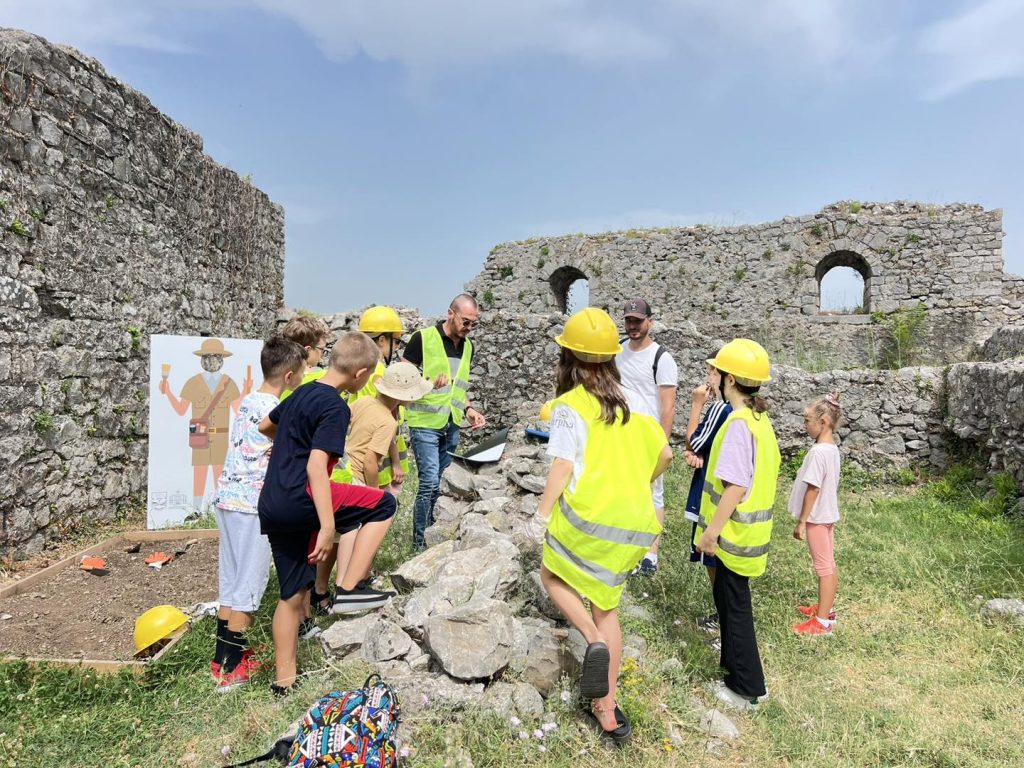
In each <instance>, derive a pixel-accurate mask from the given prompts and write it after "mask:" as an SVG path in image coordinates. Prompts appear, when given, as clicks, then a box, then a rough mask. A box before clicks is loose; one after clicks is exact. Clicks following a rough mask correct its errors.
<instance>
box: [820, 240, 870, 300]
mask: <svg viewBox="0 0 1024 768" xmlns="http://www.w3.org/2000/svg"><path fill="white" fill-rule="evenodd" d="M814 276H815V277H816V278H817V280H818V311H819V312H821V313H823V314H830V315H854V314H857V315H861V314H867V313H868V312H870V311H871V305H870V296H871V267H870V265H869V264H868V263H867V261H865V260H864V257H863V256H861V255H859V254H857V253H854V252H853V251H836V252H835V253H830V254H829V255H828V256H826V257H825V258H824V259H822V260H821V261H820V262H819V263H818V266H817V268H815V270H814Z"/></svg>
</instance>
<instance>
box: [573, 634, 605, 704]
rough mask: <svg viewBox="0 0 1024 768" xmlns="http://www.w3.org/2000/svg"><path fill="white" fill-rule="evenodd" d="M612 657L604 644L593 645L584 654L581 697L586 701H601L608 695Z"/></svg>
mask: <svg viewBox="0 0 1024 768" xmlns="http://www.w3.org/2000/svg"><path fill="white" fill-rule="evenodd" d="M609 664H611V655H610V654H609V653H608V646H607V645H605V644H604V643H591V644H590V645H588V646H587V650H586V652H585V653H584V654H583V671H582V673H581V675H580V696H582V697H583V698H584V699H601V698H604V697H605V696H607V695H608V665H609Z"/></svg>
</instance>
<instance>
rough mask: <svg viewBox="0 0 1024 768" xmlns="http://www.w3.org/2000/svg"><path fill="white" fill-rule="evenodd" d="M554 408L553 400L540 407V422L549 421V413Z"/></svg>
mask: <svg viewBox="0 0 1024 768" xmlns="http://www.w3.org/2000/svg"><path fill="white" fill-rule="evenodd" d="M554 406H555V401H554V400H548V401H547V402H546V403H544V405H542V406H541V407H540V420H541V421H551V411H552V409H553V408H554Z"/></svg>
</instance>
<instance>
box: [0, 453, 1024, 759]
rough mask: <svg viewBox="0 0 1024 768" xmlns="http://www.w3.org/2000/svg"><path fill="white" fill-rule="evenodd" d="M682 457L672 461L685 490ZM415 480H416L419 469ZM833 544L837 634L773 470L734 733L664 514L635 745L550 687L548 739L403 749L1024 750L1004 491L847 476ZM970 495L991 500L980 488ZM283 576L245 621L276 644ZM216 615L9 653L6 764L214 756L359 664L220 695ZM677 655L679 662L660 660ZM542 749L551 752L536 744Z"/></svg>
mask: <svg viewBox="0 0 1024 768" xmlns="http://www.w3.org/2000/svg"><path fill="white" fill-rule="evenodd" d="M687 483H688V472H687V471H684V470H683V469H682V468H681V467H679V468H677V469H676V470H675V471H674V472H673V473H672V474H671V475H670V476H669V479H668V488H667V492H668V496H669V506H670V509H672V510H675V509H677V508H678V506H679V503H680V501H681V499H682V498H683V497H684V494H685V490H686V485H687ZM409 485H412V484H411V483H410V484H409ZM844 485H845V487H844V491H843V494H842V498H841V504H842V510H843V514H844V521H843V523H842V524H841V525H840V526H839V527H838V528H837V535H836V548H837V560H838V562H839V565H840V569H841V572H840V575H841V583H840V588H839V598H838V601H837V610H838V611H839V615H840V624H839V628H838V630H837V633H836V635H835V636H833V637H831V638H815V639H811V638H800V637H796V636H795V635H793V634H792V633H791V631H790V624H792V623H793V622H794V621H796V620H797V619H798V618H799V616H798V615H797V613H796V611H795V610H794V606H795V605H796V604H797V603H799V602H806V601H813V599H814V594H815V580H814V577H813V574H812V571H811V566H810V561H809V557H808V555H807V551H806V548H805V546H804V545H803V544H801V543H799V542H796V541H795V540H793V538H792V536H791V531H792V524H791V522H790V518H789V517H788V515H787V514H786V513H785V501H786V496H787V495H788V491H789V481H788V480H786V481H784V482H782V483H781V486H782V487H780V492H779V505H778V507H777V510H778V515H777V517H776V527H775V533H774V537H773V544H774V547H773V551H772V554H771V557H770V559H769V570H768V572H767V574H766V575H765V577H764V578H762V579H759V580H757V581H755V582H754V583H753V594H754V608H755V614H756V618H757V629H758V637H759V641H760V647H761V652H762V656H763V659H764V665H765V671H766V675H767V680H768V687H769V690H770V692H771V698H770V700H769V701H768V702H767V703H766V704H765V705H763V708H762V711H760V712H758V713H756V714H754V715H734V716H732V717H733V719H734V721H735V722H736V723H737V725H738V726H739V728H740V731H741V737H740V739H739V740H737V741H736V742H735V743H733V744H732V745H731V746H729V747H726V748H725V749H724V751H722V752H720V753H717V754H714V755H713V754H711V753H709V752H707V751H706V749H707V746H708V743H709V739H708V737H707V734H705V733H703V732H702V731H701V729H700V728H699V727H698V716H697V714H695V713H694V712H693V711H692V710H691V708H690V706H689V703H688V702H689V700H690V698H691V697H693V696H697V697H700V698H703V699H704V700H705V701H708V699H707V694H705V693H704V691H703V686H704V684H705V683H706V682H708V681H710V680H713V679H714V678H715V676H716V673H717V667H716V665H717V658H716V656H715V654H713V653H712V651H711V649H710V648H709V647H708V646H706V645H705V644H704V642H703V641H704V640H705V639H706V636H705V635H703V634H702V633H700V632H698V631H697V630H696V628H695V627H694V625H693V619H694V617H695V616H698V615H701V614H704V613H707V612H709V611H710V609H711V600H710V593H709V589H708V583H707V578H706V576H705V574H704V573H703V571H702V569H700V568H699V567H696V566H693V565H691V564H690V563H689V562H687V559H688V558H687V551H688V538H689V528H690V527H689V524H687V523H685V522H684V521H683V520H682V516H681V514H678V513H675V512H673V513H670V520H669V530H668V535H667V537H666V540H665V543H664V547H663V550H662V552H663V555H662V560H661V566H660V568H659V571H658V575H657V576H656V577H655V578H653V579H645V580H639V581H632V582H630V585H629V587H628V590H627V595H626V598H625V604H627V605H628V604H630V603H633V604H637V603H639V604H642V605H643V607H644V608H646V610H647V612H648V617H647V618H634V617H630V616H627V615H625V612H624V615H623V625H624V628H625V629H626V631H628V632H633V633H636V634H639V635H641V636H643V637H644V638H645V639H646V640H647V641H648V644H649V649H648V654H647V657H646V658H645V659H644V660H643V661H642V662H641V663H640V664H639V665H636V664H627V665H626V666H625V667H624V670H623V675H622V678H621V687H620V692H619V698H620V702H621V704H622V706H623V708H624V709H625V710H626V712H627V714H628V715H629V716H630V718H631V719H632V721H633V725H634V732H635V737H634V741H633V744H632V745H631V747H630V749H629V750H626V751H624V752H621V753H617V752H610V751H608V750H606V749H604V748H603V747H602V746H601V745H600V744H599V743H598V742H597V740H596V739H595V738H594V737H593V736H592V735H591V734H590V733H589V732H588V731H587V730H586V727H585V726H584V724H583V723H582V721H581V720H580V718H579V717H578V716H576V715H575V714H574V713H573V711H572V708H571V704H565V703H562V702H561V701H560V700H558V699H557V697H553V699H552V700H551V701H549V704H548V706H549V708H550V710H551V712H552V713H553V715H554V716H555V718H556V720H557V723H558V728H557V729H556V730H554V731H552V732H551V733H550V734H548V735H547V736H546V737H545V738H544V740H543V742H540V741H538V740H536V739H532V738H531V739H528V740H525V741H521V740H519V739H518V738H517V731H518V730H519V729H520V728H526V729H527V730H528V731H531V732H532V730H533V729H534V728H535V727H536V724H535V723H524V724H523V725H522V726H520V727H517V728H513V727H512V726H511V725H510V724H509V723H507V722H504V721H503V720H501V719H500V718H497V717H495V716H490V715H487V714H482V713H478V712H474V713H469V714H467V713H461V714H458V715H456V717H455V718H454V719H455V720H456V722H454V723H452V722H450V721H451V719H452V718H451V715H450V713H445V712H436V713H434V715H433V716H432V717H431V718H428V719H426V720H420V721H416V722H406V723H405V724H403V726H402V727H401V728H400V734H401V736H402V737H403V739H404V742H405V744H406V745H407V746H409V747H410V748H411V749H412V756H411V758H410V759H409V761H408V762H407V764H408V765H410V766H437V767H438V768H441V766H444V765H446V764H459V763H458V759H459V756H460V755H464V756H468V757H469V758H470V759H471V760H472V761H473V764H474V765H476V766H478V768H479V767H480V766H494V767H497V766H509V767H510V768H511V766H564V767H565V768H569V766H572V767H573V768H585V767H589V766H606V765H611V766H635V765H641V764H642V765H679V766H683V765H725V766H731V765H737V766H738V765H765V766H769V765H770V766H775V765H786V766H805V765H806V766H817V765H822V764H825V765H842V766H865V765H894V766H1005V765H1014V764H1021V763H1022V762H1024V746H1022V744H1021V740H1020V737H1019V729H1020V723H1021V722H1024V697H1022V696H1021V685H1022V678H1024V630H1022V629H1021V628H1019V627H1013V626H1012V625H1009V624H1006V623H1003V622H994V623H988V622H986V621H984V620H982V619H981V618H980V617H979V615H978V610H977V608H978V603H977V600H976V596H978V595H980V596H982V597H983V598H985V599H987V598H989V597H992V596H997V595H1003V594H1012V595H1021V594H1022V593H1024V536H1022V533H1024V528H1022V526H1021V525H1020V523H1018V522H1014V521H1011V520H1010V519H1008V518H1007V517H1005V516H1001V515H998V514H993V510H995V509H997V508H999V505H1001V504H1003V503H1004V502H1005V498H1006V497H1007V495H1008V493H1007V489H1006V488H1005V487H1004V486H1005V485H1006V483H1005V482H1004V480H997V481H996V483H995V486H996V487H995V490H994V491H991V492H990V491H988V490H986V489H982V488H980V487H979V481H978V479H977V477H976V476H975V475H972V474H970V473H967V472H965V471H963V470H960V469H958V470H956V471H954V472H952V473H950V475H948V476H947V477H946V478H945V479H939V480H937V481H935V482H933V483H931V484H929V485H925V486H916V487H913V488H907V487H900V486H897V485H891V486H890V485H881V484H879V483H877V482H872V481H871V480H870V479H865V478H863V477H860V476H859V475H856V474H851V475H847V476H846V479H845V480H844ZM411 491H412V489H411V488H409V489H408V490H407V491H406V493H405V496H404V498H403V501H402V505H401V506H402V512H401V513H400V517H399V519H398V521H397V523H396V531H395V533H394V534H393V535H391V536H389V539H388V543H387V544H386V546H385V547H384V549H383V550H382V552H381V553H380V555H379V559H378V570H381V571H383V570H387V569H388V568H390V567H392V566H393V565H395V564H397V563H399V562H401V561H402V560H403V559H405V558H406V557H407V556H408V554H409V548H408V542H409V539H410V525H411V523H410V515H409V509H410V507H411ZM979 502H985V504H983V505H981V506H979ZM274 589H275V585H274V584H273V582H272V584H271V589H270V590H269V591H268V595H267V598H266V599H265V601H264V607H263V609H262V611H261V613H260V615H259V618H258V620H257V623H256V625H255V627H254V629H253V631H252V635H253V643H254V645H257V646H258V645H261V644H265V645H266V646H267V647H269V625H270V614H271V612H272V610H273V604H274V597H275V594H274ZM213 635H214V622H213V619H204V620H202V621H200V622H199V623H198V624H196V625H195V626H194V627H193V629H192V631H190V632H189V634H188V635H187V636H186V638H185V639H184V640H183V641H182V642H181V643H180V644H179V645H178V646H177V647H176V648H175V650H174V651H173V652H172V653H170V654H169V655H168V656H167V657H166V658H165V659H164V660H162V661H161V663H159V664H156V665H154V666H153V667H152V668H150V669H149V670H148V671H147V674H146V675H145V676H144V677H141V678H134V677H131V676H128V675H122V676H109V677H107V676H98V675H95V674H93V673H90V672H81V671H70V672H69V671H67V670H65V669H57V668H47V667H29V666H27V665H25V664H20V663H15V664H4V665H0V766H5V765H12V766H13V765H17V766H30V767H31V766H49V765H76V766H83V767H85V766H104V768H108V767H110V766H133V765H140V766H142V765H146V766H149V765H182V766H193V765H194V766H208V765H221V764H224V763H226V762H228V760H224V759H222V757H221V749H222V747H224V746H228V747H230V749H231V759H233V760H238V759H242V758H245V757H250V756H252V755H254V754H256V753H258V752H260V751H262V750H263V749H264V748H265V747H266V745H267V744H268V743H269V742H271V741H272V740H273V739H274V738H275V737H276V736H277V735H278V734H279V733H280V732H281V731H282V730H283V729H284V728H285V727H286V726H287V725H288V724H289V723H290V722H292V721H293V720H294V719H295V718H296V717H298V716H299V715H301V714H302V712H303V710H304V709H305V707H306V706H307V705H308V703H309V702H310V701H312V700H313V699H314V698H315V697H316V696H317V695H319V694H321V693H322V692H325V691H327V690H328V689H330V688H331V687H338V686H340V687H345V686H352V685H356V684H358V683H359V682H361V680H362V678H363V676H364V675H365V674H366V671H367V670H366V668H365V667H363V666H362V665H360V664H339V663H336V662H334V663H329V662H328V661H327V660H325V659H324V658H323V656H322V655H321V654H320V652H319V650H318V648H317V647H316V646H315V644H312V645H311V644H308V643H306V644H303V646H302V648H303V651H302V658H301V659H300V667H301V669H302V670H303V671H304V673H305V674H304V676H303V679H302V682H301V691H300V693H299V694H298V695H293V696H290V697H288V698H286V699H284V700H281V701H278V700H274V699H272V698H271V696H270V694H269V692H268V690H267V683H268V682H269V679H270V672H269V671H267V672H263V673H261V674H260V677H259V678H258V680H257V681H256V682H257V684H256V685H254V686H252V687H251V688H250V689H248V690H243V691H239V692H237V693H235V694H231V695H226V696H219V695H217V694H216V693H215V692H214V691H213V689H212V685H211V682H210V678H209V671H208V664H209V659H210V656H211V654H212V650H213V642H214V641H213ZM669 657H675V658H677V659H678V660H679V661H680V662H681V665H680V668H678V669H676V670H673V671H662V668H661V663H662V662H663V661H664V660H665V659H668V658H669ZM541 745H543V746H544V747H545V750H546V751H544V752H541V751H540V750H539V746H541Z"/></svg>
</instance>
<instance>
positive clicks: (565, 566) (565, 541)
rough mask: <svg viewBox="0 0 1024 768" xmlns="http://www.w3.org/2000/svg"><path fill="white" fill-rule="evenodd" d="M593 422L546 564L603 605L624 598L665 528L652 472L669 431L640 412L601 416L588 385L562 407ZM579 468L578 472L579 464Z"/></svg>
mask: <svg viewBox="0 0 1024 768" xmlns="http://www.w3.org/2000/svg"><path fill="white" fill-rule="evenodd" d="M559 404H561V405H567V406H568V407H569V408H571V409H572V410H573V411H575V413H576V414H577V415H578V416H579V418H580V419H582V420H583V421H584V422H586V425H587V444H586V446H585V448H584V452H583V472H582V474H580V476H579V477H574V480H575V483H570V484H569V485H568V486H567V487H566V489H565V491H563V493H562V496H561V498H560V499H559V505H558V508H557V509H555V510H554V512H553V513H552V516H551V520H550V521H549V522H548V527H547V532H546V534H545V540H544V544H545V546H544V565H545V566H546V567H547V569H548V570H549V571H551V572H552V573H554V574H555V575H556V576H558V577H559V578H560V579H562V580H563V581H565V582H566V583H567V584H569V585H570V586H571V587H573V589H575V590H576V591H578V592H579V593H580V594H582V595H586V596H587V597H588V598H589V599H590V601H591V602H592V603H593V604H594V605H596V606H598V607H599V608H601V609H602V610H606V611H610V610H612V609H613V608H615V606H617V605H618V604H619V598H620V596H621V595H622V589H623V586H624V584H625V582H626V579H627V578H628V577H629V574H630V571H632V570H633V568H634V567H635V566H636V564H637V563H639V562H640V560H641V559H642V558H643V556H644V554H645V553H646V552H647V550H648V549H650V546H651V544H653V543H654V540H655V539H656V538H657V536H658V534H659V533H661V524H660V523H659V522H658V516H657V515H656V514H655V511H654V501H653V500H652V498H651V475H652V474H654V469H655V467H656V466H657V463H658V457H659V455H660V454H661V450H662V448H664V446H665V443H666V441H665V431H664V430H663V429H662V428H661V425H660V424H659V423H658V422H657V421H656V420H655V419H654V418H652V417H651V416H646V415H644V414H641V413H637V412H636V411H633V412H632V413H631V414H630V418H629V421H628V422H627V423H626V424H623V423H622V422H621V421H616V422H615V423H614V424H610V425H609V424H607V423H605V422H604V421H601V405H600V403H599V402H598V401H597V398H595V397H594V396H593V395H591V394H590V393H589V392H587V391H586V390H585V389H584V388H583V387H582V386H578V387H576V388H575V389H573V390H571V391H569V392H566V393H565V394H564V395H562V396H561V397H559V398H558V399H557V400H555V405H556V406H557V405H559ZM574 474H575V470H574Z"/></svg>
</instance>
